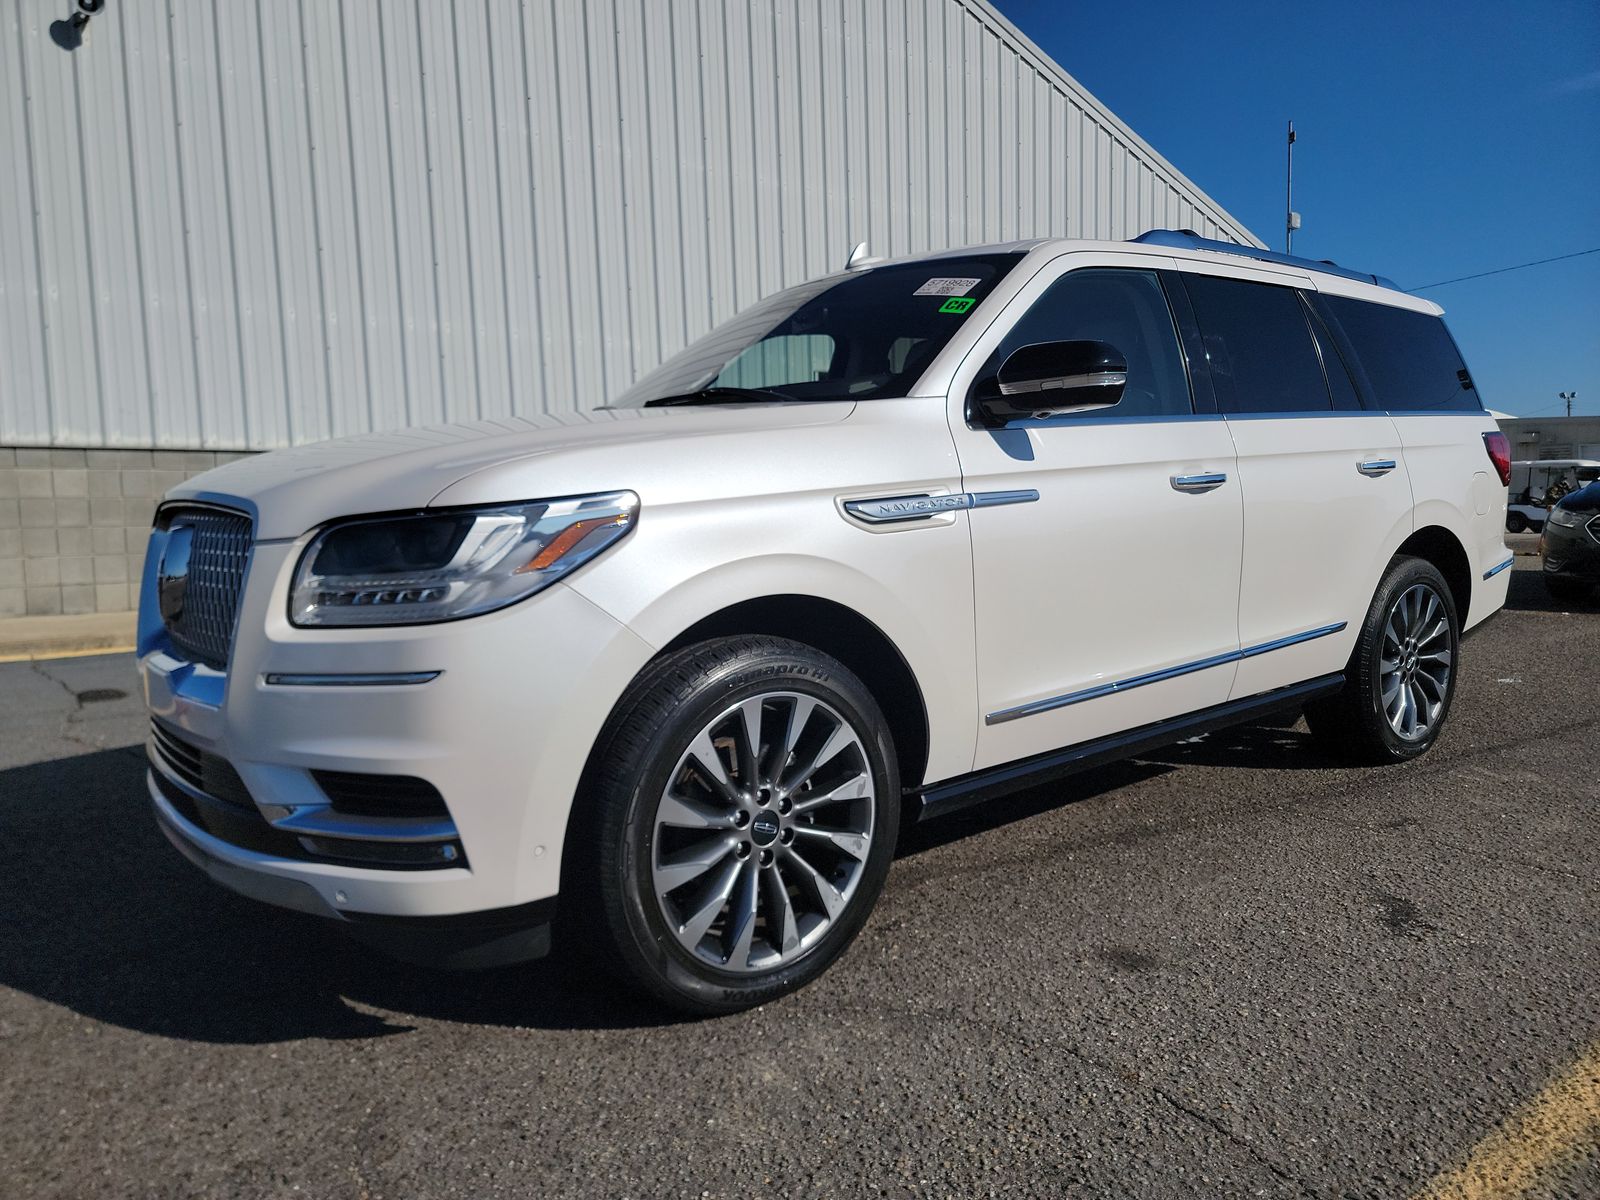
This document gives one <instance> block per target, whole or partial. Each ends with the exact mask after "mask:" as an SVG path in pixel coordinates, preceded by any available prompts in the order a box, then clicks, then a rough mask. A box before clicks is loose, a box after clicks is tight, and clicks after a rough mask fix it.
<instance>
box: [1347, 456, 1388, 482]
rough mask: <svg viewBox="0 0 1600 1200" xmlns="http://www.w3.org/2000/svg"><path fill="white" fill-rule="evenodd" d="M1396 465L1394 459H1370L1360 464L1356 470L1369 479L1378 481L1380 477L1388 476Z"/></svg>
mask: <svg viewBox="0 0 1600 1200" xmlns="http://www.w3.org/2000/svg"><path fill="white" fill-rule="evenodd" d="M1396 465H1397V464H1396V463H1395V461H1394V459H1392V458H1369V459H1367V461H1366V462H1358V463H1357V464H1356V470H1358V471H1360V472H1361V473H1362V474H1363V475H1365V476H1366V477H1367V478H1368V479H1376V478H1377V477H1378V476H1379V475H1387V474H1388V473H1389V472H1390V471H1392V470H1394V469H1395V466H1396Z"/></svg>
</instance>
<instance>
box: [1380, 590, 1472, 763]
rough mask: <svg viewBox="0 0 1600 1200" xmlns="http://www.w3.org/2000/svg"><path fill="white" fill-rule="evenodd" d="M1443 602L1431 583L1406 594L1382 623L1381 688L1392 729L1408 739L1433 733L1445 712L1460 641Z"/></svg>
mask: <svg viewBox="0 0 1600 1200" xmlns="http://www.w3.org/2000/svg"><path fill="white" fill-rule="evenodd" d="M1451 632H1452V631H1451V629H1450V618H1449V617H1448V616H1447V615H1446V614H1445V610H1444V600H1443V599H1442V598H1441V597H1440V595H1439V593H1438V592H1437V591H1435V590H1434V589H1433V587H1432V586H1431V585H1430V584H1427V583H1414V584H1412V585H1411V586H1410V587H1408V588H1407V589H1406V590H1405V591H1404V592H1402V593H1401V594H1400V596H1399V598H1398V599H1397V600H1395V602H1394V604H1393V605H1392V606H1391V607H1390V609H1389V617H1388V619H1387V620H1386V621H1384V623H1383V652H1382V654H1381V656H1380V657H1379V661H1378V672H1379V691H1380V694H1381V696H1382V699H1383V713H1384V716H1386V717H1387V718H1388V719H1389V727H1390V728H1391V729H1393V730H1394V731H1395V733H1396V734H1397V735H1398V736H1400V737H1402V738H1404V739H1405V740H1406V741H1408V742H1414V741H1416V740H1417V739H1418V738H1423V737H1426V736H1427V735H1428V731H1429V730H1431V729H1432V728H1433V727H1434V725H1436V724H1437V723H1438V721H1439V718H1440V717H1441V716H1443V715H1444V702H1445V697H1446V696H1447V695H1449V692H1450V666H1451V662H1452V660H1453V659H1454V657H1455V655H1454V650H1455V643H1454V639H1453V638H1452V636H1451Z"/></svg>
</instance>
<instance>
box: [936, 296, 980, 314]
mask: <svg viewBox="0 0 1600 1200" xmlns="http://www.w3.org/2000/svg"><path fill="white" fill-rule="evenodd" d="M976 303H977V301H976V300H974V299H973V298H972V297H971V296H951V297H950V299H948V300H946V301H945V302H944V303H943V304H941V305H939V311H940V312H947V313H964V312H966V311H967V310H968V309H969V308H971V307H972V306H973V305H974V304H976Z"/></svg>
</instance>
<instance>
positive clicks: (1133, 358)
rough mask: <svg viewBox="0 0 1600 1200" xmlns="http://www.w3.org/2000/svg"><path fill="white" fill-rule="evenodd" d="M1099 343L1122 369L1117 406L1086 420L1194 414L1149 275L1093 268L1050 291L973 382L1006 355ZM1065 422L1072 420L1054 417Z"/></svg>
mask: <svg viewBox="0 0 1600 1200" xmlns="http://www.w3.org/2000/svg"><path fill="white" fill-rule="evenodd" d="M1075 341H1095V342H1105V343H1107V344H1108V345H1110V346H1112V347H1113V348H1115V349H1116V350H1117V351H1118V352H1119V353H1120V354H1121V355H1122V356H1123V358H1124V359H1126V360H1127V363H1128V383H1127V386H1126V387H1125V388H1124V389H1123V392H1122V401H1121V403H1119V404H1117V405H1116V406H1115V407H1113V408H1109V409H1101V410H1093V411H1090V412H1088V413H1086V414H1083V415H1086V416H1095V417H1103V416H1113V417H1152V416H1177V415H1182V414H1186V413H1190V412H1193V411H1194V406H1193V405H1192V404H1191V402H1190V400H1189V377H1188V374H1187V372H1185V370H1184V367H1183V356H1182V352H1181V350H1180V349H1179V345H1178V335H1177V330H1176V328H1175V327H1174V325H1173V323H1172V310H1171V309H1170V308H1168V307H1167V297H1166V293H1164V292H1163V291H1162V290H1161V280H1160V279H1159V278H1157V276H1156V274H1155V272H1153V271H1131V270H1121V269H1117V268H1112V267H1105V268H1100V267H1095V268H1088V269H1085V270H1082V271H1073V272H1070V273H1069V274H1066V275H1063V276H1062V277H1061V278H1060V279H1058V280H1056V281H1055V283H1053V284H1051V285H1050V287H1049V289H1048V290H1047V291H1046V292H1045V294H1044V295H1042V296H1040V297H1039V299H1038V300H1036V301H1035V302H1034V304H1033V307H1031V308H1030V309H1028V311H1027V312H1026V313H1024V314H1023V315H1022V317H1021V318H1020V319H1019V320H1018V321H1017V323H1016V324H1015V325H1014V326H1012V328H1011V331H1010V332H1009V333H1007V334H1006V336H1005V340H1004V341H1002V342H1001V343H1000V347H999V349H997V350H996V351H995V352H994V354H993V356H991V358H990V359H989V362H988V363H987V364H986V365H985V367H984V370H983V372H982V374H980V376H979V379H980V380H983V379H987V378H989V377H991V376H993V375H994V373H995V372H997V371H998V370H999V369H1000V366H1001V364H1003V363H1004V362H1005V360H1006V359H1007V358H1009V357H1010V356H1011V354H1012V353H1013V352H1014V351H1016V350H1019V349H1021V348H1022V347H1023V346H1031V345H1034V344H1036V343H1038V342H1075ZM1061 415H1062V419H1066V420H1072V419H1074V415H1073V414H1072V413H1064V414H1061Z"/></svg>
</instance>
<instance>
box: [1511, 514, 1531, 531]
mask: <svg viewBox="0 0 1600 1200" xmlns="http://www.w3.org/2000/svg"><path fill="white" fill-rule="evenodd" d="M1527 528H1528V520H1527V518H1526V517H1524V516H1523V515H1522V514H1521V513H1519V512H1510V513H1507V514H1506V532H1507V533H1524V532H1526V531H1527Z"/></svg>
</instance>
